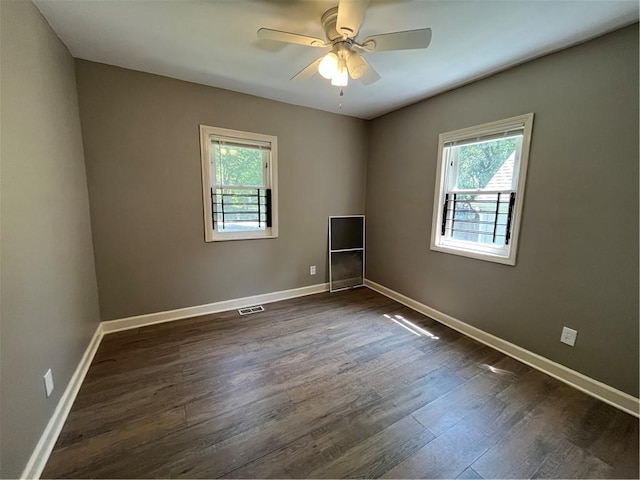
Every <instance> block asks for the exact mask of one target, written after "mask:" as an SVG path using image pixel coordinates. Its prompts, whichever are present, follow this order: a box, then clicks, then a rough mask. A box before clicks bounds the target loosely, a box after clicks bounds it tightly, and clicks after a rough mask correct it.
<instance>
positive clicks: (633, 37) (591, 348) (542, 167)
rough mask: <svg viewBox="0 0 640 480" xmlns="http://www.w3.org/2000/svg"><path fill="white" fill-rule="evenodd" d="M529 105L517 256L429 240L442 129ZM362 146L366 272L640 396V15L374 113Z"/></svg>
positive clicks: (515, 112)
mask: <svg viewBox="0 0 640 480" xmlns="http://www.w3.org/2000/svg"><path fill="white" fill-rule="evenodd" d="M529 112H534V113H535V115H536V117H535V121H534V127H533V137H532V145H531V155H530V160H529V172H528V180H527V189H526V198H525V200H524V212H523V216H522V224H521V228H522V230H521V235H520V245H519V251H518V259H517V265H516V266H515V267H510V266H505V265H499V264H495V263H489V262H485V261H481V260H474V259H469V258H465V257H459V256H455V255H449V254H445V253H438V252H432V251H430V250H429V240H430V234H431V231H430V230H431V215H432V211H433V193H434V186H435V178H434V176H435V172H436V160H437V144H438V134H439V133H441V132H447V131H451V130H455V129H459V128H463V127H469V126H473V125H478V124H481V123H485V122H489V121H493V120H499V119H503V118H507V117H510V116H514V115H518V114H523V113H529ZM369 152H370V157H369V164H368V178H367V208H366V214H367V227H368V231H367V248H368V257H367V277H368V278H369V279H371V280H374V281H376V282H379V283H381V284H383V285H385V286H387V287H389V288H391V289H393V290H396V291H398V292H400V293H403V294H405V295H407V296H409V297H411V298H413V299H416V300H418V301H420V302H422V303H424V304H426V305H429V306H431V307H433V308H436V309H438V310H440V311H442V312H444V313H447V314H449V315H452V316H454V317H456V318H458V319H460V320H462V321H464V322H466V323H468V324H470V325H473V326H476V327H478V328H480V329H482V330H484V331H487V332H490V333H492V334H494V335H497V336H498V337H501V338H503V339H506V340H508V341H510V342H513V343H515V344H517V345H520V346H522V347H524V348H526V349H528V350H531V351H533V352H536V353H538V354H540V355H543V356H545V357H547V358H549V359H551V360H554V361H556V362H558V363H561V364H563V365H566V366H568V367H570V368H573V369H575V370H577V371H579V372H582V373H584V374H586V375H589V376H591V377H593V378H595V379H598V380H601V381H603V382H605V383H607V384H609V385H611V386H614V387H616V388H618V389H621V390H623V391H625V392H627V393H630V394H632V395H634V396H638V25H637V24H635V25H632V26H630V27H627V28H625V29H622V30H619V31H617V32H614V33H612V34H609V35H607V36H605V37H601V38H599V39H596V40H593V41H591V42H588V43H585V44H582V45H579V46H576V47H574V48H571V49H568V50H565V51H562V52H559V53H556V54H554V55H550V56H547V57H544V58H541V59H538V60H535V61H533V62H530V63H527V64H524V65H522V66H519V67H517V68H514V69H511V70H509V71H505V72H503V73H500V74H498V75H495V76H493V77H490V78H487V79H484V80H481V81H479V82H476V83H473V84H470V85H467V86H465V87H462V88H459V89H456V90H453V91H451V92H448V93H446V94H443V95H440V96H438V97H435V98H432V99H429V100H426V101H423V102H421V103H419V104H416V105H413V106H411V107H407V108H405V109H402V110H400V111H396V112H393V113H390V114H388V115H386V116H384V117H380V118H378V119H376V120H374V121H372V123H371V130H370V137H369ZM563 325H567V326H569V327H571V328H574V329H576V330H578V332H579V333H578V339H577V343H576V346H575V347H574V348H571V347H568V346H566V345H563V344H561V343H560V342H559V338H560V332H561V329H562V326H563Z"/></svg>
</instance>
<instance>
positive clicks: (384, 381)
mask: <svg viewBox="0 0 640 480" xmlns="http://www.w3.org/2000/svg"><path fill="white" fill-rule="evenodd" d="M265 309H266V311H265V312H262V313H256V314H253V315H248V316H243V317H241V316H239V315H238V314H237V312H235V311H233V312H225V313H221V314H215V315H207V316H202V317H197V318H192V319H188V320H182V321H177V322H171V323H165V324H160V325H155V326H150V327H145V328H140V329H136V330H129V331H125V332H120V333H114V334H111V335H107V336H105V337H104V339H103V341H102V344H101V345H100V348H99V350H98V352H97V354H96V356H95V359H94V360H93V364H92V365H91V368H90V369H89V372H88V374H87V377H86V379H85V381H84V384H83V385H82V388H81V390H80V392H79V394H78V397H77V399H76V401H75V404H74V406H73V408H72V410H71V413H70V414H69V417H68V419H67V422H66V424H65V426H64V429H63V431H62V433H61V435H60V438H59V439H58V442H57V444H56V446H55V449H54V451H53V453H52V454H51V457H50V459H49V462H48V464H47V466H46V468H45V471H44V473H43V478H78V477H84V478H148V477H162V478H169V477H186V478H215V477H224V478H274V477H279V478H344V477H367V478H373V477H384V478H638V462H639V459H638V450H639V447H638V419H637V418H634V417H632V416H630V415H627V414H625V413H623V412H621V411H619V410H617V409H615V408H613V407H611V406H609V405H606V404H604V403H602V402H600V401H598V400H595V399H593V398H591V397H589V396H587V395H585V394H583V393H581V392H579V391H577V390H574V389H572V388H570V387H568V386H566V385H564V384H563V383H561V382H559V381H556V380H554V379H553V378H551V377H548V376H546V375H544V374H542V373H540V372H538V371H536V370H533V369H531V368H529V367H527V366H525V365H523V364H521V363H519V362H517V361H515V360H513V359H511V358H509V357H507V356H505V355H503V354H501V353H499V352H497V351H495V350H492V349H491V348H489V347H486V346H484V345H482V344H480V343H478V342H475V341H473V340H471V339H469V338H467V337H464V336H463V335H461V334H459V333H457V332H455V331H453V330H451V329H449V328H447V327H445V326H443V325H440V324H438V323H437V322H435V321H433V320H431V319H429V318H426V317H424V316H422V315H420V314H418V313H416V312H414V311H412V310H410V309H408V308H406V307H403V306H402V305H400V304H398V303H396V302H394V301H392V300H389V299H388V298H386V297H384V296H382V295H379V294H377V293H375V292H373V291H371V290H368V289H366V288H362V289H357V290H352V291H346V292H340V293H334V294H329V293H326V294H318V295H312V296H308V297H303V298H298V299H293V300H287V301H283V302H278V303H273V304H268V305H265ZM405 320H406V321H409V322H413V323H414V324H415V325H417V326H419V327H421V328H422V329H423V330H424V331H423V332H420V331H418V330H417V329H415V328H413V330H414V332H415V333H413V332H411V331H410V330H408V329H407V328H404V327H409V325H408V324H407V323H406V321H405ZM402 325H404V327H403V326H402ZM416 333H419V334H420V335H417V334H416Z"/></svg>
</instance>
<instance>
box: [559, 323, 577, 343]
mask: <svg viewBox="0 0 640 480" xmlns="http://www.w3.org/2000/svg"><path fill="white" fill-rule="evenodd" d="M577 336H578V332H577V331H576V330H574V329H572V328H569V327H563V328H562V335H561V336H560V341H561V342H562V343H566V344H567V345H569V346H571V347H573V346H574V345H575V344H576V337H577Z"/></svg>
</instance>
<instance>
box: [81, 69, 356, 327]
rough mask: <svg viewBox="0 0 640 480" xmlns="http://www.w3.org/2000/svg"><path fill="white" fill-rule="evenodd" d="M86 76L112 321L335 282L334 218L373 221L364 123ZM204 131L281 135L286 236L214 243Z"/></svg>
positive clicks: (90, 161)
mask: <svg viewBox="0 0 640 480" xmlns="http://www.w3.org/2000/svg"><path fill="white" fill-rule="evenodd" d="M76 74H77V81H78V94H79V99H80V112H81V119H82V132H83V139H84V146H85V156H86V164H87V177H88V185H89V196H90V199H91V221H92V228H93V236H94V247H95V257H96V270H97V275H98V285H99V292H100V306H101V315H102V319H103V320H109V319H114V318H122V317H127V316H131V315H139V314H144V313H150V312H158V311H163V310H170V309H176V308H181V307H190V306H194V305H201V304H206V303H210V302H216V301H220V300H227V299H232V298H239V297H245V296H249V295H255V294H261V293H268V292H274V291H279V290H285V289H291V288H296V287H302V286H306V285H312V284H316V283H322V282H325V281H327V273H326V271H327V269H326V265H327V259H326V258H327V217H328V216H329V215H346V214H361V213H363V212H364V206H365V183H366V155H365V152H366V133H367V132H366V123H365V122H364V121H362V120H358V119H354V118H349V117H344V116H338V115H335V114H330V113H325V112H320V111H317V110H312V109H308V108H302V107H296V106H292V105H287V104H283V103H279V102H274V101H271V100H265V99H261V98H257V97H252V96H249V95H243V94H239V93H235V92H230V91H225V90H220V89H216V88H211V87H206V86H202V85H196V84H192V83H187V82H183V81H179V80H173V79H169V78H165V77H159V76H155V75H150V74H146V73H140V72H135V71H131V70H126V69H121V68H117V67H112V66H106V65H102V64H97V63H92V62H87V61H81V60H78V61H77V62H76ZM336 101H338V97H337V93H336ZM200 124H204V125H211V126H216V127H223V128H231V129H236V130H245V131H250V132H257V133H264V134H270V135H276V136H277V137H278V149H279V158H278V184H279V204H280V207H279V230H280V237H279V238H277V239H261V240H243V241H227V242H214V243H205V242H204V226H203V213H202V208H203V206H202V184H201V174H200V144H199V125H200ZM309 265H317V266H318V274H317V275H316V276H310V275H309Z"/></svg>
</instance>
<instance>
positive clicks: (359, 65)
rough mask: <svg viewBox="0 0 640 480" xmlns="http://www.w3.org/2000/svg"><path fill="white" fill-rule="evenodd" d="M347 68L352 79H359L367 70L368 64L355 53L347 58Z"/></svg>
mask: <svg viewBox="0 0 640 480" xmlns="http://www.w3.org/2000/svg"><path fill="white" fill-rule="evenodd" d="M347 68H348V70H349V75H351V78H353V79H358V78H360V77H362V75H364V72H365V71H366V70H367V62H365V61H364V58H362V57H361V56H360V55H358V54H357V53H355V52H354V53H352V54H351V55H349V58H347Z"/></svg>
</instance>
